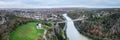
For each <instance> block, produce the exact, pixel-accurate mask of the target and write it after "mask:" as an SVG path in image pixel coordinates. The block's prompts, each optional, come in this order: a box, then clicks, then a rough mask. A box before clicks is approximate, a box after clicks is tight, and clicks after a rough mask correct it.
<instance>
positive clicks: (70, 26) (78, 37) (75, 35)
mask: <svg viewBox="0 0 120 40" xmlns="http://www.w3.org/2000/svg"><path fill="white" fill-rule="evenodd" d="M63 17H64V18H65V20H66V26H67V28H66V35H67V37H68V39H69V40H88V38H87V37H85V36H83V35H82V34H80V33H79V32H78V31H77V29H76V28H75V26H74V23H73V21H72V19H71V18H70V17H68V16H67V14H63Z"/></svg>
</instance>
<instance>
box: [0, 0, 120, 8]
mask: <svg viewBox="0 0 120 40" xmlns="http://www.w3.org/2000/svg"><path fill="white" fill-rule="evenodd" d="M55 7H88V8H106V7H107V8H116V7H117V8H120V0H0V8H55Z"/></svg>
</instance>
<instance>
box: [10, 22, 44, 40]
mask: <svg viewBox="0 0 120 40" xmlns="http://www.w3.org/2000/svg"><path fill="white" fill-rule="evenodd" d="M36 24H37V23H36V22H29V23H27V24H24V25H21V26H19V27H18V28H17V29H16V30H15V31H13V32H11V33H10V38H9V39H10V40H35V39H36V38H37V36H38V35H43V34H44V30H43V29H40V30H37V29H36V26H37V25H36Z"/></svg>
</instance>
